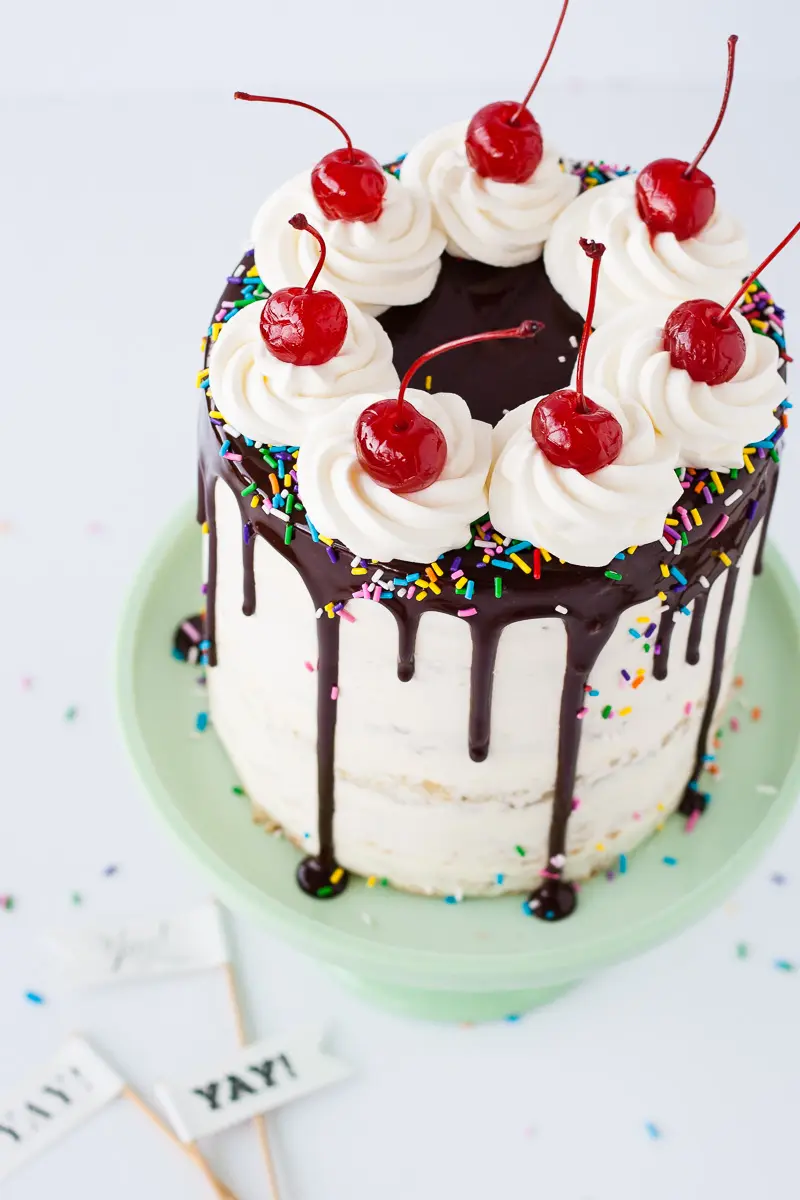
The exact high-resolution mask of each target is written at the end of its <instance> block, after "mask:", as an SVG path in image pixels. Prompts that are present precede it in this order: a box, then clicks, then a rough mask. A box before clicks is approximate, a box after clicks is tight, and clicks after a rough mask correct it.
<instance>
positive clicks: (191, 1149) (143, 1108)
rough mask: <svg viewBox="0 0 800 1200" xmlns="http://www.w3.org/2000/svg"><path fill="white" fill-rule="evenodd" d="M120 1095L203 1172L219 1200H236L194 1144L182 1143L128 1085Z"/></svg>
mask: <svg viewBox="0 0 800 1200" xmlns="http://www.w3.org/2000/svg"><path fill="white" fill-rule="evenodd" d="M122 1095H123V1097H124V1098H125V1099H126V1100H130V1101H132V1103H133V1104H135V1105H136V1107H137V1108H138V1109H139V1111H140V1112H143V1113H144V1114H145V1116H146V1117H149V1118H150V1120H151V1121H152V1122H153V1124H154V1125H155V1126H157V1128H158V1129H160V1130H161V1132H162V1133H163V1134H164V1135H165V1136H166V1137H168V1138H169V1140H170V1141H171V1142H172V1143H173V1144H174V1145H176V1146H178V1148H179V1149H181V1150H182V1151H183V1152H184V1154H188V1156H189V1158H191V1160H192V1162H194V1163H195V1164H196V1166H198V1167H199V1168H200V1170H201V1171H202V1172H203V1174H204V1175H205V1177H206V1179H207V1180H208V1182H209V1183H210V1184H211V1186H212V1188H213V1189H214V1192H215V1194H216V1195H217V1196H219V1197H220V1200H238V1198H237V1197H236V1196H235V1195H234V1193H233V1192H232V1191H231V1190H230V1188H228V1187H226V1185H225V1184H224V1183H223V1182H222V1180H220V1179H217V1177H216V1175H215V1174H214V1172H213V1171H212V1170H211V1167H210V1166H209V1165H208V1163H207V1162H206V1160H205V1159H204V1158H203V1155H202V1154H201V1153H200V1150H199V1147H198V1146H196V1145H195V1143H194V1142H182V1141H181V1140H180V1138H179V1137H178V1136H177V1134H176V1133H175V1132H174V1131H173V1130H172V1129H171V1128H170V1126H169V1125H168V1124H167V1123H166V1121H162V1119H161V1117H160V1116H159V1115H158V1113H157V1112H156V1111H155V1109H152V1108H151V1107H150V1105H149V1104H147V1103H146V1102H145V1101H144V1100H143V1099H142V1097H141V1096H140V1095H139V1093H138V1092H136V1091H134V1089H133V1088H132V1087H131V1086H130V1084H126V1085H125V1087H124V1088H123V1090H122Z"/></svg>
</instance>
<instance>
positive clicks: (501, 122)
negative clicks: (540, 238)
mask: <svg viewBox="0 0 800 1200" xmlns="http://www.w3.org/2000/svg"><path fill="white" fill-rule="evenodd" d="M568 4H569V0H564V3H563V5H562V7H561V16H560V17H559V18H558V24H557V25H556V31H555V33H554V34H553V37H552V39H551V41H550V45H549V47H548V49H547V54H545V56H544V62H543V63H542V65H541V67H540V68H539V73H538V75H537V76H536V78H535V79H534V81H533V83H532V84H531V86H530V87H529V88H528V91H527V93H526V95H525V98H524V100H522V101H521V102H519V101H517V100H498V101H496V103H494V104H485V105H484V107H483V108H481V109H479V110H478V111H477V112H476V113H475V116H474V117H473V118H472V120H471V121H470V123H469V126H468V128H467V141H466V150H467V161H468V162H469V165H470V166H471V167H472V169H473V170H474V171H476V172H477V173H478V175H481V176H482V177H483V178H484V179H493V180H495V182H497V183H525V181H526V180H527V179H530V177H531V175H532V174H533V173H534V171H535V170H536V168H537V167H538V165H539V163H540V162H541V161H542V131H541V129H540V128H539V122H538V121H537V120H536V119H535V117H534V115H533V113H532V112H531V111H530V109H529V108H528V107H527V104H528V101H529V100H530V98H531V96H532V95H533V93H534V90H535V88H536V85H537V84H538V82H539V80H540V79H541V77H542V74H543V72H544V69H545V67H546V66H547V64H548V62H549V60H550V55H551V54H552V53H553V47H554V46H555V44H556V39H557V38H558V35H559V33H560V32H561V26H562V24H563V22H564V17H565V16H566V13H567V5H568Z"/></svg>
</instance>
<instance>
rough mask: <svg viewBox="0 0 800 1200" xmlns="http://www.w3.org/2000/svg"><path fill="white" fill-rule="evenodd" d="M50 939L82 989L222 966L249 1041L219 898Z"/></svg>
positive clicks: (267, 1160)
mask: <svg viewBox="0 0 800 1200" xmlns="http://www.w3.org/2000/svg"><path fill="white" fill-rule="evenodd" d="M50 940H51V946H52V949H53V951H54V953H55V954H56V955H57V956H58V958H59V959H60V961H61V965H62V969H63V970H64V973H65V974H66V976H67V978H68V979H69V981H70V982H71V983H72V984H73V985H74V986H76V987H96V986H99V985H102V984H107V983H117V982H127V981H135V980H142V979H158V978H163V977H164V976H168V975H182V974H187V973H189V972H191V971H205V970H210V969H211V968H213V967H222V968H223V969H224V972H225V978H226V982H227V986H228V993H229V996H230V1000H231V1006H232V1008H233V1013H234V1018H235V1021H236V1035H237V1038H238V1040H239V1044H240V1045H244V1044H245V1042H246V1041H247V1038H246V1035H245V1028H244V1019H243V1016H242V1009H241V1005H240V1003H239V995H238V992H237V988H236V979H235V976H234V973H233V965H232V963H231V961H230V953H229V950H228V945H227V940H226V937H225V926H224V923H223V920H222V914H221V913H220V910H219V908H218V906H217V904H216V903H215V902H214V901H213V900H209V901H208V902H206V903H205V904H199V905H198V906H197V907H196V908H193V909H190V910H189V911H188V912H184V913H180V914H179V915H178V916H175V917H160V918H155V919H153V918H145V919H141V920H131V921H126V922H125V923H124V924H122V925H117V926H115V927H113V928H107V929H93V930H92V929H90V930H83V931H81V932H79V933H74V932H69V933H60V934H58V936H56V937H53V938H51V939H50ZM133 1098H134V1099H135V1097H133ZM150 1116H153V1114H152V1113H150ZM255 1124H256V1129H257V1133H258V1140H259V1145H260V1147H261V1154H262V1156H263V1159H264V1165H265V1167H266V1171H267V1177H268V1180H269V1185H270V1189H271V1194H272V1197H273V1200H278V1182H277V1178H276V1175H275V1165H274V1163H273V1161H272V1151H271V1149H270V1145H269V1137H268V1134H267V1128H266V1124H265V1122H264V1120H263V1119H258V1120H256V1122H255ZM198 1156H199V1152H198ZM201 1165H202V1160H201Z"/></svg>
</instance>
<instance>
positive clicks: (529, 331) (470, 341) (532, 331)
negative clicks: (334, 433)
mask: <svg viewBox="0 0 800 1200" xmlns="http://www.w3.org/2000/svg"><path fill="white" fill-rule="evenodd" d="M543 329H544V325H543V324H542V322H541V321H523V322H522V324H521V325H516V326H515V327H514V328H513V329H492V330H490V331H489V332H488V333H473V334H471V335H470V337H463V338H456V340H455V341H454V342H442V344H441V346H435V347H434V349H433V350H427V351H426V352H425V353H424V354H420V356H419V358H417V359H415V360H414V362H412V364H411V366H410V367H409V368H408V370H407V371H406V373H405V375H404V376H403V379H402V382H401V384H400V390H399V392H398V393H397V409H398V412H399V411H400V409H401V408H402V406H403V400H404V399H405V395H406V388H407V387H408V385H409V383H410V382H411V379H412V376H413V375H415V374H416V372H417V371H418V370H419V369H420V367H423V366H424V365H425V363H426V362H430V360H431V359H432V358H438V356H439V355H440V354H445V353H446V352H447V351H448V350H457V349H458V348H459V347H460V346H473V345H475V343H476V342H493V341H499V340H500V339H501V338H533V337H536V335H537V333H541V332H542V330H543Z"/></svg>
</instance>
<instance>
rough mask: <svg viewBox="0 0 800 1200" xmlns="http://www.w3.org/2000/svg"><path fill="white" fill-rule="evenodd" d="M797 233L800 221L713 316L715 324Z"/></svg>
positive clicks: (725, 316) (727, 314)
mask: <svg viewBox="0 0 800 1200" xmlns="http://www.w3.org/2000/svg"><path fill="white" fill-rule="evenodd" d="M796 233H800V221H798V222H797V224H796V225H795V227H794V229H793V230H791V232H790V233H787V235H786V237H785V238H784V239H783V241H782V242H780V243H779V244H778V245H777V246H776V247H775V249H774V250H773V251H772V253H771V254H768V255H767V257H766V258H765V259H764V261H763V262H762V263H759V264H758V266H757V267H756V269H755V271H753V274H752V275H750V276H748V278H747V279H745V281H744V283H743V284H742V286H741V287H740V288H739V290H738V292H737V293H736V295H735V296H734V297H733V299H732V300H729V301H728V303H727V304H726V305H725V307H724V308H723V310H722V312H721V313H720V314H719V316H718V317H714V318H713V323H714V324H715V325H721V324H722V322H723V321H724V320H726V319H727V318H728V317H729V316H730V315H731V309H732V308H733V306H734V305H735V304H737V303H738V302H739V300H741V298H742V296H743V295H744V294H745V292H746V291H747V289H748V288H749V287H750V284H751V283H753V282H754V281H755V280H756V279H758V277H759V275H760V274H761V272H762V271H763V270H764V267H768V266H769V264H770V263H771V262H772V260H773V258H777V256H778V255H779V254H780V252H781V250H782V249H783V247H784V246H788V244H789V242H790V241H791V240H792V238H793V237H794V235H795V234H796Z"/></svg>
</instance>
